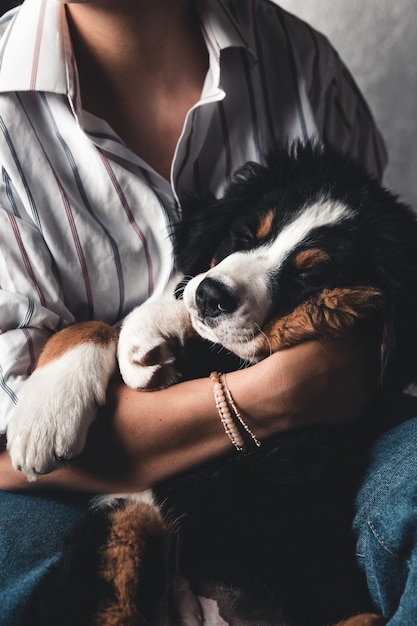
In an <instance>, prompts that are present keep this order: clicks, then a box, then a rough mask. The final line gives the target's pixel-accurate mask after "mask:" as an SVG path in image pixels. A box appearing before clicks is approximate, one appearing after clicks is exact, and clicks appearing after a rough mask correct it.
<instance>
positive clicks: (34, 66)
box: [0, 0, 256, 110]
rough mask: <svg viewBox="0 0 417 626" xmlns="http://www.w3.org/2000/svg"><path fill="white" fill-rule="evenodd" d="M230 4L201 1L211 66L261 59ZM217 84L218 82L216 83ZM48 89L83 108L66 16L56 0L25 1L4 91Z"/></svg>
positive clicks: (5, 55)
mask: <svg viewBox="0 0 417 626" xmlns="http://www.w3.org/2000/svg"><path fill="white" fill-rule="evenodd" d="M230 4H231V3H230V0H199V1H198V8H199V12H200V15H201V25H202V30H203V35H204V37H205V41H206V45H207V48H208V50H209V53H210V57H211V62H212V64H213V65H217V66H218V68H217V69H218V72H215V73H216V74H217V80H218V78H219V74H220V56H221V53H222V51H223V50H225V49H227V48H231V47H240V48H244V49H247V50H248V51H249V52H250V54H251V55H252V57H253V58H254V59H255V60H256V54H255V51H254V46H253V45H251V43H250V35H249V34H247V33H246V32H245V29H244V27H243V26H242V25H241V24H239V22H238V21H237V20H236V19H235V18H234V16H233V14H232V12H231V11H230V10H229V7H228V5H230ZM217 80H216V82H217ZM19 91H44V92H49V93H57V94H62V95H65V96H68V97H69V99H70V102H71V103H73V107H74V110H76V109H77V108H78V106H79V102H78V101H77V98H78V95H79V94H78V91H79V90H78V79H77V72H76V66H75V59H74V55H73V51H72V45H71V41H70V36H69V30H68V24H67V20H66V15H65V5H64V4H62V3H59V2H56V0H25V2H24V3H23V4H22V5H21V6H20V7H19V9H18V10H17V11H16V12H15V14H14V16H13V17H12V18H11V19H10V21H9V24H8V26H7V27H6V30H5V31H4V32H3V34H2V37H1V40H0V92H19Z"/></svg>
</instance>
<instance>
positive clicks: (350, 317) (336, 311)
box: [257, 287, 384, 357]
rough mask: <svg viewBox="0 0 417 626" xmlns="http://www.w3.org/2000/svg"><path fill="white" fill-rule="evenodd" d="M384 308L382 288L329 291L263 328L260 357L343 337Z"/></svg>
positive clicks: (259, 350) (260, 339) (258, 352)
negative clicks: (324, 339)
mask: <svg viewBox="0 0 417 626" xmlns="http://www.w3.org/2000/svg"><path fill="white" fill-rule="evenodd" d="M383 307H384V296H383V294H382V293H381V291H379V289H374V288H372V287H355V288H349V289H348V288H346V289H325V290H324V291H323V292H321V293H320V294H318V295H317V296H316V297H314V298H311V299H310V300H307V302H304V303H303V304H301V305H300V306H298V307H297V308H296V309H295V310H294V311H293V312H292V313H290V314H289V315H286V316H285V317H282V318H280V319H278V320H274V321H272V322H270V323H269V324H268V325H267V326H266V327H265V328H264V329H263V332H264V333H265V337H263V336H262V335H260V336H259V349H258V348H257V355H258V356H260V357H263V356H267V355H268V354H270V352H277V351H278V350H284V349H285V348H290V347H291V346H295V345H296V344H298V343H300V342H301V341H307V340H309V339H318V338H320V337H340V336H341V335H342V334H343V333H345V332H346V331H347V330H349V329H351V328H352V327H353V326H354V325H355V323H356V322H357V321H358V320H359V319H364V318H366V317H367V316H368V315H369V314H370V313H372V312H375V311H378V310H381V309H383Z"/></svg>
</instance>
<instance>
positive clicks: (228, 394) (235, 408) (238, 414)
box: [221, 374, 261, 448]
mask: <svg viewBox="0 0 417 626" xmlns="http://www.w3.org/2000/svg"><path fill="white" fill-rule="evenodd" d="M221 378H222V379H223V386H224V390H225V391H226V395H227V399H228V401H229V404H230V406H231V407H232V409H233V412H234V414H235V415H236V418H237V420H238V421H239V422H240V424H241V425H242V427H243V428H244V429H245V430H246V432H247V433H248V435H249V436H250V437H251V439H252V441H253V442H254V444H255V445H256V446H257V447H258V448H259V447H260V445H261V442H260V441H259V439H258V438H257V437H256V435H255V434H254V433H253V432H252V430H251V429H250V428H249V426H248V425H247V423H246V422H245V420H244V419H243V417H242V415H241V414H240V412H239V410H238V408H237V406H236V404H235V401H234V400H233V398H232V394H231V393H230V390H229V387H228V385H227V381H226V374H222V375H221Z"/></svg>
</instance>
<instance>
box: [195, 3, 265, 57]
mask: <svg viewBox="0 0 417 626" xmlns="http://www.w3.org/2000/svg"><path fill="white" fill-rule="evenodd" d="M238 1H239V0H238ZM231 4H232V3H231V2H230V1H228V0H200V2H199V3H198V6H199V12H200V15H201V22H202V29H203V34H204V37H205V40H206V44H207V48H208V50H209V52H212V53H214V54H215V56H217V58H218V59H219V61H220V55H221V52H222V50H225V49H226V48H245V49H246V50H248V52H250V54H251V55H252V57H253V59H254V60H256V53H255V46H254V45H252V43H251V36H250V33H246V32H245V30H246V29H245V28H244V26H243V25H242V24H240V23H239V22H238V20H237V19H236V18H235V17H234V15H233V13H232V11H231V10H230V9H229V5H231Z"/></svg>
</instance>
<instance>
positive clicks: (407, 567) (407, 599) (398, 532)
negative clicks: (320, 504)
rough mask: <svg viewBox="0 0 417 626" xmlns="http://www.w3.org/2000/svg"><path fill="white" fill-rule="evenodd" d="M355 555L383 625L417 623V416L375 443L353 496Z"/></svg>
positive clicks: (410, 625)
mask: <svg viewBox="0 0 417 626" xmlns="http://www.w3.org/2000/svg"><path fill="white" fill-rule="evenodd" d="M354 530H355V533H356V535H357V554H358V561H359V564H360V565H361V567H362V568H363V570H364V571H365V573H366V577H367V581H368V587H369V591H370V593H371V597H372V600H373V602H374V603H375V608H376V610H378V611H379V612H380V613H382V614H383V615H384V617H386V618H387V619H389V621H388V624H387V626H388V625H389V626H400V625H401V626H415V625H416V624H417V549H416V546H417V418H413V419H411V420H408V421H406V422H404V423H402V424H400V425H399V426H396V427H395V428H393V429H392V430H390V431H389V432H388V433H386V434H385V435H384V436H382V437H381V439H380V440H379V441H378V442H377V443H376V444H375V445H374V448H373V450H372V454H371V459H370V465H369V469H368V472H367V475H366V477H365V480H364V482H363V485H362V487H361V489H360V491H359V493H358V496H357V515H356V518H355V521H354Z"/></svg>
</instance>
